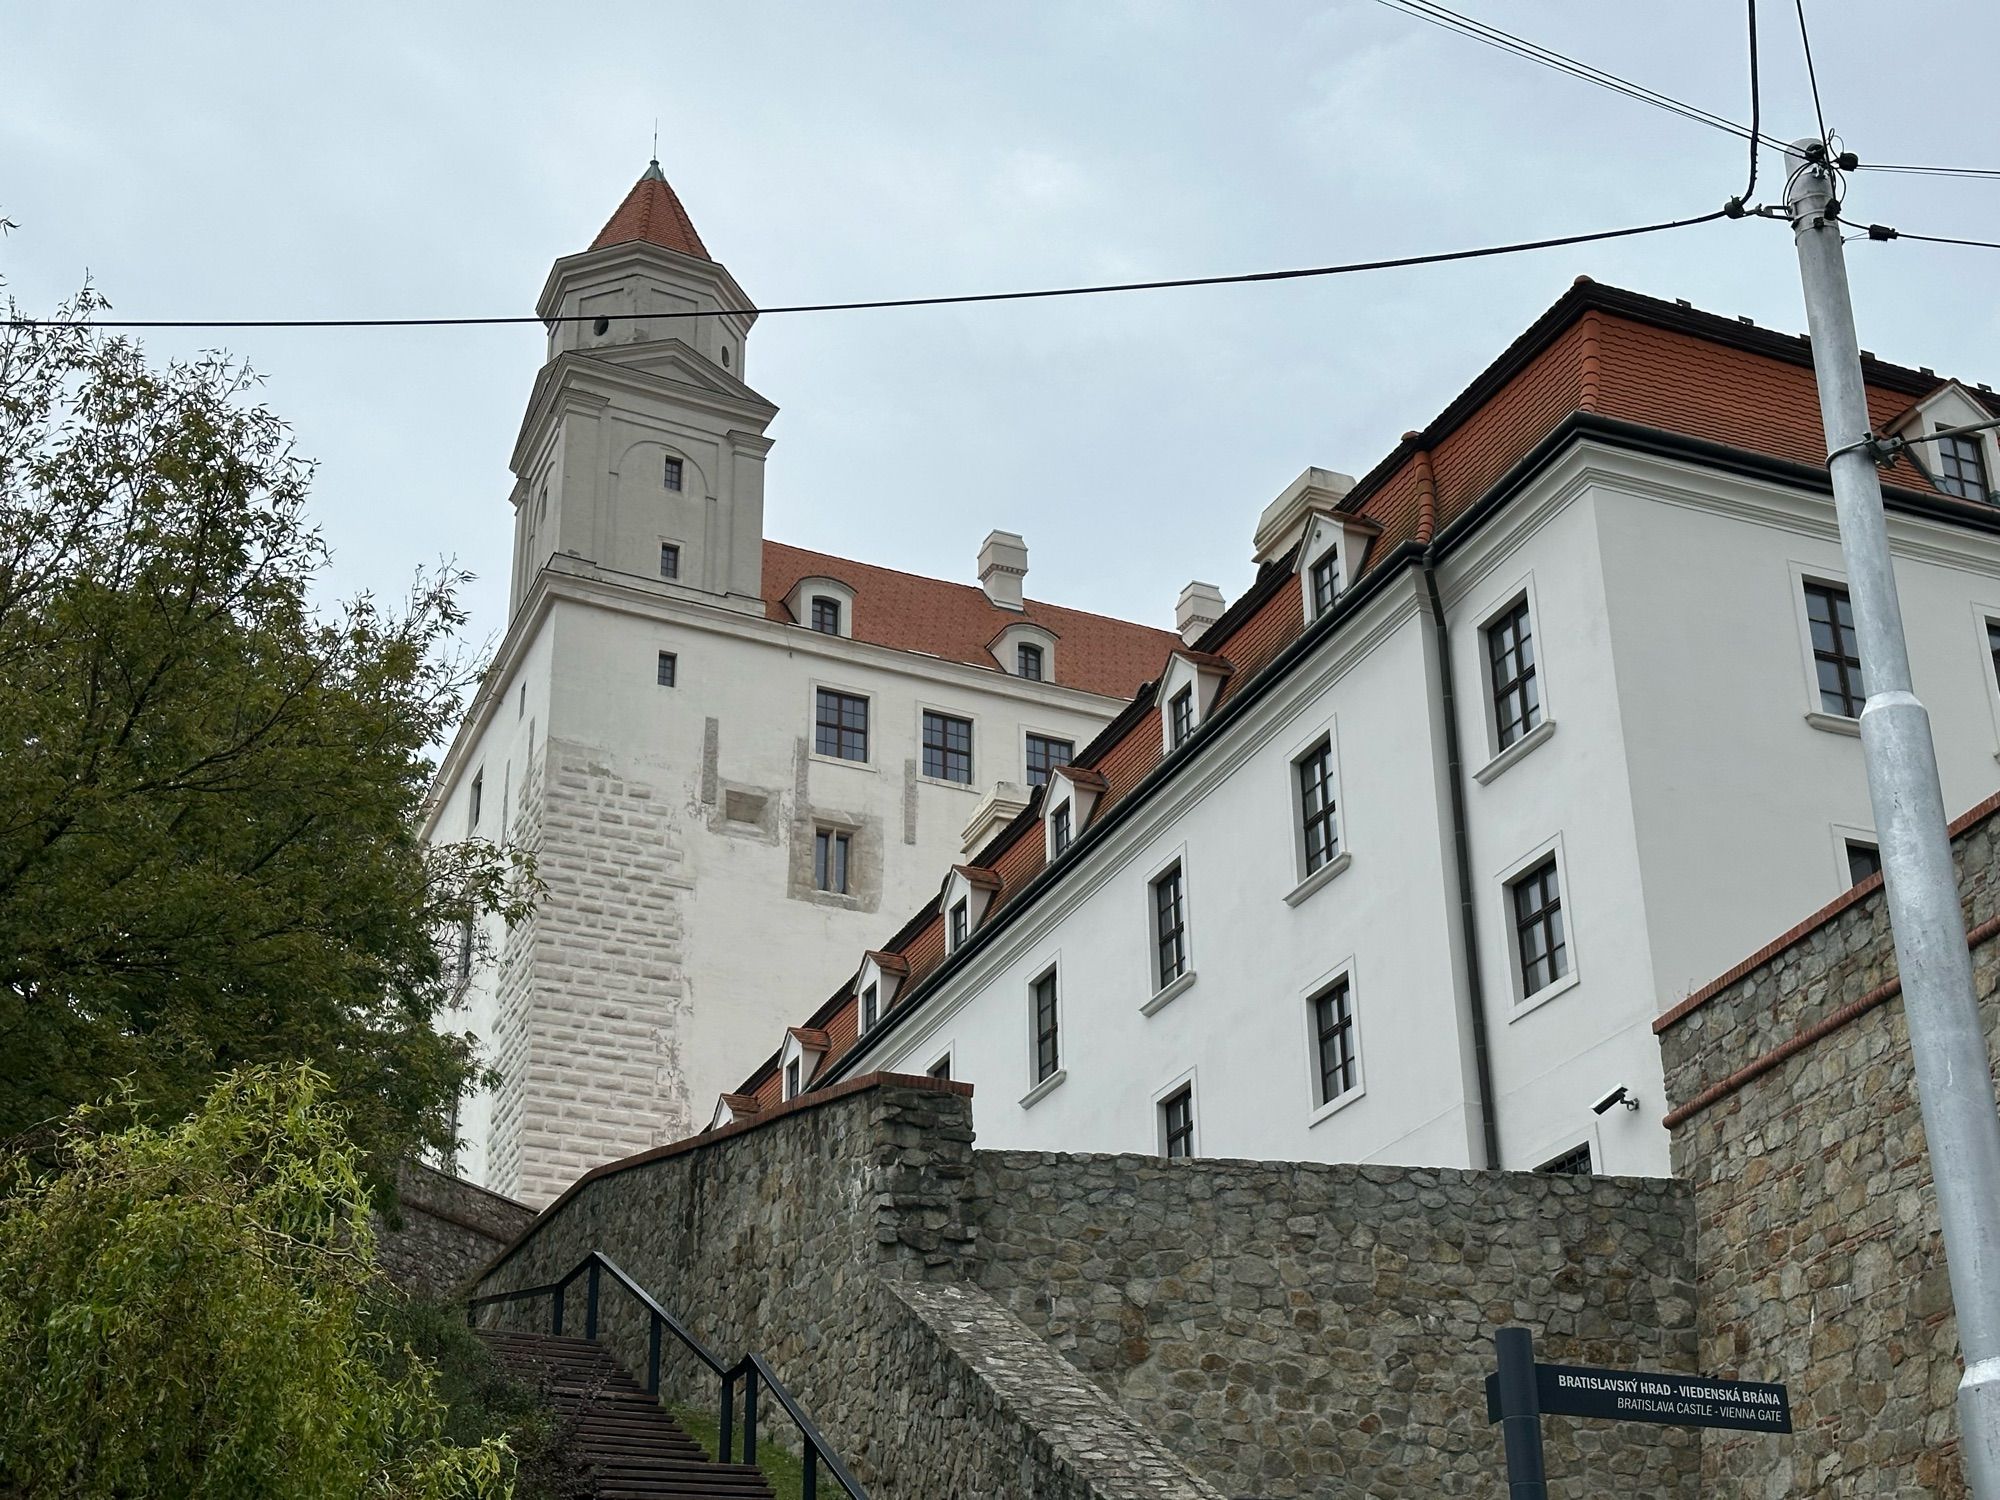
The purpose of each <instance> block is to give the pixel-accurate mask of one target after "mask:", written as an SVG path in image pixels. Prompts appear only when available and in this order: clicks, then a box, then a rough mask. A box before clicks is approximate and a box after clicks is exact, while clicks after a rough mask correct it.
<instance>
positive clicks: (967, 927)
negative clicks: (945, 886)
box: [951, 896, 972, 948]
mask: <svg viewBox="0 0 2000 1500" xmlns="http://www.w3.org/2000/svg"><path fill="white" fill-rule="evenodd" d="M971 930H972V907H971V905H970V902H969V898H967V897H963V896H961V897H960V898H959V899H958V900H957V901H955V902H953V903H952V908H951V946H952V947H953V948H957V947H959V946H960V945H962V944H963V943H964V942H965V938H966V934H967V933H969V932H970V931H971Z"/></svg>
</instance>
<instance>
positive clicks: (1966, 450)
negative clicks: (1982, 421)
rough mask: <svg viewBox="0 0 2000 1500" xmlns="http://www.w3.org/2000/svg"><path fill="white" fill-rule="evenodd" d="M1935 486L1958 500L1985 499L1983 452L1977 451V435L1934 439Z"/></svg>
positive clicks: (1984, 456)
mask: <svg viewBox="0 0 2000 1500" xmlns="http://www.w3.org/2000/svg"><path fill="white" fill-rule="evenodd" d="M1937 462H1938V471H1937V487H1938V488H1939V489H1941V490H1943V491H1944V492H1945V493H1946V494H1947V495H1956V496H1958V497H1959V498H1960V499H1961V500H1984V499H1985V498H1986V455H1985V454H1984V453H1982V452H1981V451H1980V448H1979V435H1978V434H1977V433H1969V434H1967V435H1966V436H1964V437H1941V438H1939V439H1938V440H1937Z"/></svg>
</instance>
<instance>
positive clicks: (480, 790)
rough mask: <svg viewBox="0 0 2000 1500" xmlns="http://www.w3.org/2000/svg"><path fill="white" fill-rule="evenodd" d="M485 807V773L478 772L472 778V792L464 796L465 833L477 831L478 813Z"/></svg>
mask: <svg viewBox="0 0 2000 1500" xmlns="http://www.w3.org/2000/svg"><path fill="white" fill-rule="evenodd" d="M485 805H486V773H485V772H484V771H481V772H479V773H478V774H477V775H475V776H474V777H473V778H472V790H471V791H470V792H469V793H468V794H467V795H466V801H465V806H466V812H465V830H466V832H467V833H477V832H478V831H479V813H480V810H481V809H482V808H484V807H485Z"/></svg>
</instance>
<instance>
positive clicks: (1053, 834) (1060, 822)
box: [1049, 802, 1074, 856]
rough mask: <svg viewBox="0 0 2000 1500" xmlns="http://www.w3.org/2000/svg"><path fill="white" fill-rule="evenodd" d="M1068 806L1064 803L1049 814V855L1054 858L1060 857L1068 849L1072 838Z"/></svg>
mask: <svg viewBox="0 0 2000 1500" xmlns="http://www.w3.org/2000/svg"><path fill="white" fill-rule="evenodd" d="M1069 806H1070V805H1069V804H1068V803H1067V802H1065V803H1064V804H1063V805H1062V806H1061V807H1059V808H1057V809H1056V810H1055V811H1054V812H1052V813H1050V814H1049V846H1050V852H1051V854H1053V855H1055V856H1060V855H1061V854H1062V853H1063V851H1064V850H1066V849H1068V848H1069V845H1070V840H1071V839H1072V838H1073V837H1074V834H1073V833H1072V832H1071V830H1070V823H1069Z"/></svg>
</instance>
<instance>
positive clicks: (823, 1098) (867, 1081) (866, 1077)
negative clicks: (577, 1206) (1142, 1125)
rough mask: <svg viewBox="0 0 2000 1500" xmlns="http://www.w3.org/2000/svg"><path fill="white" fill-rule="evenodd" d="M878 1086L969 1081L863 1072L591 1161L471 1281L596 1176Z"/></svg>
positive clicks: (937, 1086) (965, 1093) (935, 1090)
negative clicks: (713, 1125)
mask: <svg viewBox="0 0 2000 1500" xmlns="http://www.w3.org/2000/svg"><path fill="white" fill-rule="evenodd" d="M882 1088H899V1089H911V1090H914V1091H916V1092H917V1093H923V1094H958V1095H961V1096H962V1097H964V1098H967V1099H970V1098H971V1097H972V1085H971V1084H969V1083H960V1082H958V1081H956V1080H954V1079H946V1078H931V1077H927V1076H922V1075H919V1074H915V1073H865V1074H863V1075H862V1076H861V1077H859V1078H850V1079H847V1080H845V1081H844V1082H841V1083H836V1084H831V1085H829V1086H827V1087H826V1088H822V1089H811V1090H808V1091H807V1092H805V1093H803V1094H799V1095H796V1096H795V1097H793V1098H790V1099H787V1100H785V1101H784V1102H783V1103H781V1104H774V1105H772V1106H771V1107H770V1108H768V1109H761V1110H759V1111H758V1112H757V1113H756V1114H755V1115H754V1116H752V1117H751V1118H750V1119H747V1120H735V1121H732V1122H731V1123H729V1124H727V1125H724V1126H721V1127H720V1128H718V1129H709V1130H704V1131H701V1132H700V1133H698V1134H696V1135H690V1136H684V1137H682V1138H681V1139H680V1140H678V1141H669V1142H668V1143H667V1144H666V1145H664V1146H654V1147H652V1148H651V1149H650V1150H646V1151H640V1152H636V1153H635V1154H633V1155H631V1156H622V1157H620V1158H618V1160H616V1161H607V1162H604V1163H603V1164H602V1165H599V1166H595V1167H592V1168H591V1169H590V1170H589V1171H588V1172H585V1173H584V1174H583V1175H582V1176H581V1177H579V1178H577V1180H576V1181H575V1182H572V1183H571V1184H570V1185H569V1186H568V1187H566V1188H564V1189H563V1190H562V1192H561V1193H560V1194H559V1195H558V1196H557V1197H556V1198H555V1199H554V1200H553V1201H552V1202H550V1204H549V1205H548V1207H546V1208H544V1209H543V1210H542V1211H541V1212H540V1213H538V1214H536V1215H535V1217H534V1220H533V1222H532V1223H530V1224H529V1225H528V1226H527V1227H526V1228H525V1229H523V1230H522V1231H521V1232H520V1233H519V1234H518V1235H516V1236H515V1237H514V1238H513V1240H512V1241H511V1242H509V1243H508V1244H507V1245H505V1246H504V1247H503V1248H502V1249H501V1250H500V1252H499V1253H498V1254H497V1255H495V1256H494V1257H493V1259H491V1260H490V1261H488V1262H487V1263H486V1264H485V1265H483V1266H481V1267H480V1269H479V1274H478V1275H477V1276H475V1277H473V1284H474V1285H477V1284H478V1283H480V1282H482V1281H484V1280H486V1278H487V1277H489V1276H491V1275H492V1274H493V1273H494V1272H495V1271H498V1270H499V1269H500V1268H501V1267H502V1266H504V1265H505V1264H506V1263H507V1262H508V1261H510V1260H512V1259H513V1258H514V1256H515V1254H516V1253H517V1252H518V1251H519V1250H520V1249H521V1247H522V1246H524V1245H526V1244H527V1243H528V1241H530V1240H531V1239H533V1238H534V1237H535V1235H536V1233H537V1232H538V1231H539V1230H540V1229H541V1227H542V1226H543V1225H544V1224H546V1223H548V1222H550V1221H551V1220H552V1219H553V1218H554V1217H555V1215H556V1214H557V1213H558V1212H559V1211H560V1210H562V1209H563V1208H565V1207H567V1206H568V1204H569V1201H570V1200H571V1199H572V1198H574V1197H576V1195H577V1194H578V1193H580V1192H582V1191H583V1190H584V1188H586V1187H588V1186H589V1185H590V1184H591V1183H593V1182H596V1181H598V1180H599V1179H601V1178H605V1177H613V1176H616V1175H617V1174H618V1173H620V1172H628V1171H630V1170H631V1169H632V1168H634V1167H644V1166H649V1165H651V1164H652V1163H654V1162H658V1161H667V1160H669V1159H670V1158H672V1157H676V1156H685V1155H686V1154H687V1153H689V1152H690V1151H695V1150H699V1149H701V1148H702V1147H706V1146H715V1145H720V1144H721V1143H722V1142H724V1141H727V1140H732V1139H734V1138H735V1137H737V1136H739V1135H748V1134H749V1133H750V1132H751V1131H753V1130H762V1129H764V1128H765V1127H766V1126H770V1125H775V1124H777V1122H778V1121H780V1120H784V1119H788V1118H790V1117H791V1116H793V1115H796V1114H802V1113H804V1112H805V1111H806V1110H809V1109H818V1108H819V1107H820V1106H821V1105H825V1104H833V1103H836V1102H838V1101H839V1100H842V1099H846V1098H849V1097H851V1096H853V1095H855V1094H862V1093H867V1092H869V1091H871V1090H874V1089H882Z"/></svg>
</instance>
